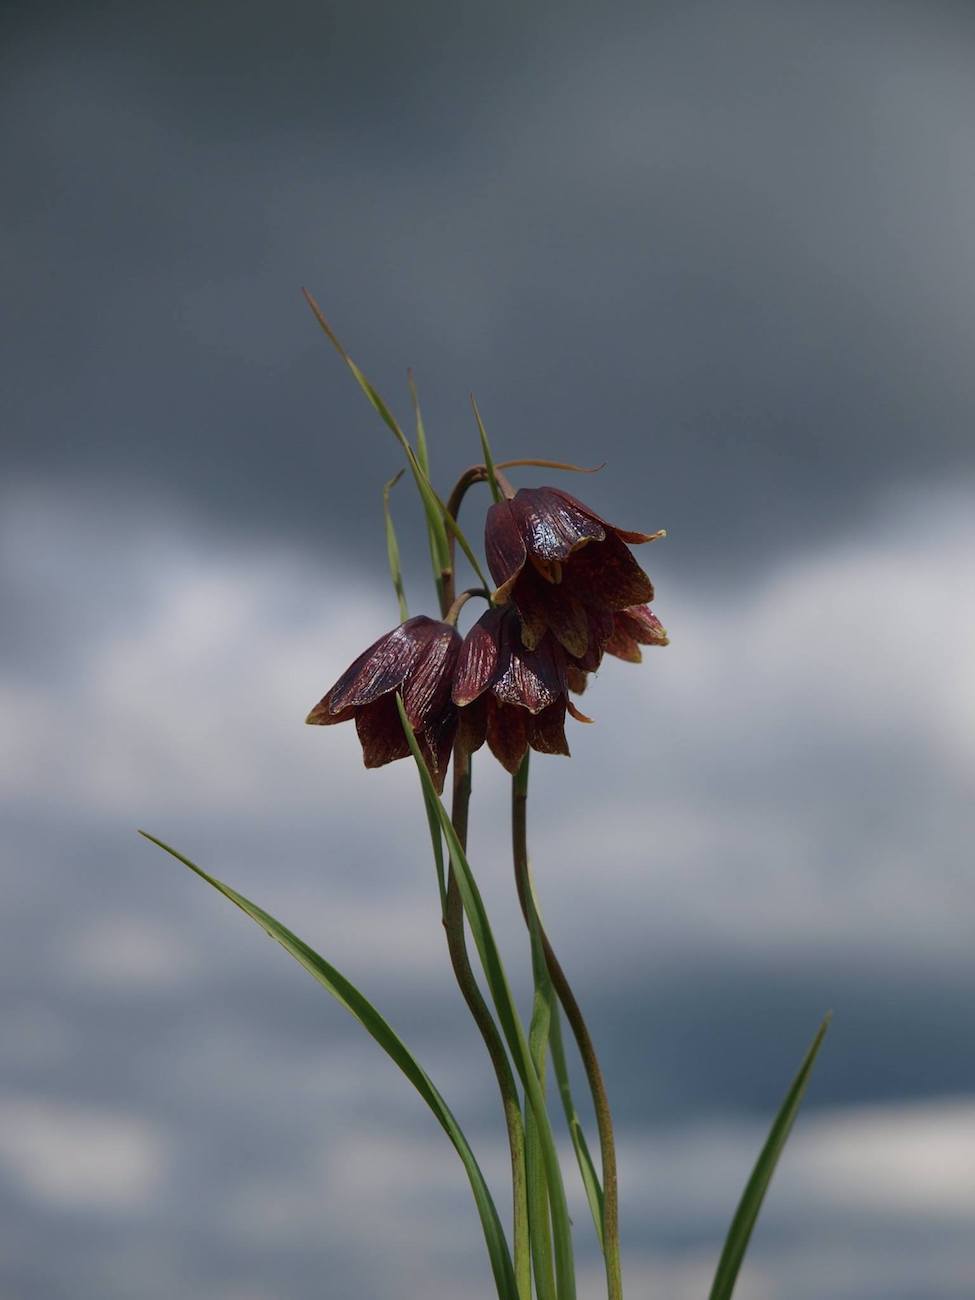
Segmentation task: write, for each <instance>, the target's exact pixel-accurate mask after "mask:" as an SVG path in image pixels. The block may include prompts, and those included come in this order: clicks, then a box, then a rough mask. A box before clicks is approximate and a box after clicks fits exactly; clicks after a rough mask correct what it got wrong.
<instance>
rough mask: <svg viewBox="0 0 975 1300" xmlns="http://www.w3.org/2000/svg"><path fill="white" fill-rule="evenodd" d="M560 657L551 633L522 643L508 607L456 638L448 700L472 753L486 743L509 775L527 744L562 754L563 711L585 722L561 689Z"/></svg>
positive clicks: (562, 663) (562, 660) (493, 611)
mask: <svg viewBox="0 0 975 1300" xmlns="http://www.w3.org/2000/svg"><path fill="white" fill-rule="evenodd" d="M565 668H566V657H565V654H564V652H563V650H562V647H561V646H560V645H559V644H558V642H557V641H555V640H554V638H552V637H550V636H549V637H543V638H542V640H541V641H540V642H539V644H537V645H536V646H533V647H531V648H528V647H527V646H526V645H525V644H524V641H523V640H522V637H521V635H520V629H519V620H518V615H517V613H516V611H515V610H514V608H513V607H512V606H511V605H504V606H494V607H493V608H491V609H489V610H487V611H486V613H484V614H483V615H482V616H481V618H480V619H478V621H477V622H476V623H475V624H474V626H473V627H472V628H471V630H470V632H468V634H467V636H466V637H465V638H464V644H463V646H462V648H461V652H460V655H459V657H458V660H457V668H456V671H455V674H454V690H453V698H454V703H455V704H456V705H457V706H458V707H459V708H460V728H461V740H462V741H463V743H464V745H465V747H466V748H467V749H468V750H469V751H471V752H473V751H474V750H475V749H479V748H480V746H481V745H482V744H483V743H484V741H485V739H486V740H487V743H488V746H489V748H490V750H491V752H492V753H493V754H494V756H495V758H496V759H497V760H498V762H499V763H501V765H502V766H503V767H505V768H507V770H508V771H509V772H512V773H514V772H516V771H517V770H518V767H519V766H520V764H521V761H522V759H523V758H524V757H525V753H526V752H527V750H528V747H529V746H531V748H532V749H535V750H538V751H539V752H540V753H543V754H568V753H569V746H568V744H567V743H566V739H565V714H566V709H568V710H569V712H570V713H571V714H572V715H573V716H574V717H576V718H578V719H579V720H580V721H583V722H588V721H589V719H588V718H587V717H586V716H585V714H582V713H580V712H579V711H578V710H577V709H576V708H575V706H574V705H573V704H571V703H570V702H569V699H568V695H567V694H566V689H567V688H566V678H565Z"/></svg>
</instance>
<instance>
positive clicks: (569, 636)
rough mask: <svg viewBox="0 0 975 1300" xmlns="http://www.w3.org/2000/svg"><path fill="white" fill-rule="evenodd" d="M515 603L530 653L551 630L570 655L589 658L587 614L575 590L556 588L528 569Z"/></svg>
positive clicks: (522, 635)
mask: <svg viewBox="0 0 975 1300" xmlns="http://www.w3.org/2000/svg"><path fill="white" fill-rule="evenodd" d="M512 599H513V600H514V603H515V604H516V605H517V607H518V613H519V614H520V615H521V639H522V641H523V642H524V644H525V646H526V647H527V648H528V649H530V650H531V649H534V648H535V646H537V645H539V643H540V642H541V640H542V638H543V637H544V635H545V633H546V631H547V630H549V629H551V630H552V632H553V633H554V635H555V637H556V639H557V640H558V641H560V642H561V643H562V645H563V646H564V647H565V649H566V650H567V651H568V653H569V654H570V655H576V656H578V655H582V654H585V652H586V649H587V648H588V646H589V620H588V618H587V616H586V610H585V607H584V605H583V604H582V602H581V601H580V600H579V598H578V596H576V595H575V594H574V593H573V591H572V590H571V588H568V587H565V586H564V585H560V586H558V587H553V586H552V585H551V584H550V583H548V582H546V581H545V580H544V579H543V578H541V577H539V575H538V574H537V573H536V572H535V571H534V569H531V568H526V569H525V571H524V572H523V573H522V575H521V577H520V578H519V579H518V582H517V583H516V584H515V588H514V591H513V593H512Z"/></svg>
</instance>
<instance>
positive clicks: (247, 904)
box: [139, 831, 518, 1300]
mask: <svg viewBox="0 0 975 1300" xmlns="http://www.w3.org/2000/svg"><path fill="white" fill-rule="evenodd" d="M139 834H140V835H141V836H142V837H143V838H144V839H147V840H149V841H150V842H151V843H152V844H155V845H157V847H158V848H160V849H162V850H163V851H164V852H165V853H168V854H169V855H170V856H171V857H173V858H175V859H176V860H177V862H181V863H182V864H183V866H184V867H188V868H189V869H190V871H192V872H194V873H195V874H196V875H198V876H199V877H200V879H201V880H205V881H206V882H207V884H208V885H212V886H213V888H214V889H216V890H217V891H218V892H219V893H221V894H223V896H224V897H225V898H228V899H229V900H230V901H231V902H232V903H234V904H236V906H237V907H239V908H240V909H241V911H242V912H245V913H246V914H247V915H248V916H249V917H250V918H251V920H252V921H255V922H256V923H257V924H258V925H259V926H260V927H261V929H262V930H264V931H265V933H266V934H268V935H270V937H271V938H272V939H275V940H276V941H277V942H278V943H279V944H280V945H281V947H282V948H284V950H285V952H287V953H289V954H290V955H291V956H292V957H293V958H294V959H295V961H297V962H298V963H299V965H301V966H303V967H304V968H305V970H307V971H308V973H309V974H310V975H311V976H313V978H314V979H316V980H317V981H318V983H319V984H321V985H322V987H323V988H325V989H327V990H328V992H329V993H331V995H332V997H334V998H335V999H336V1000H337V1001H338V1002H340V1003H341V1004H342V1006H344V1007H345V1009H346V1010H347V1011H348V1012H350V1013H351V1014H352V1015H353V1016H354V1017H355V1018H356V1020H358V1021H359V1023H360V1024H361V1025H362V1027H363V1028H364V1029H365V1030H366V1032H367V1033H368V1034H369V1035H370V1036H371V1037H372V1038H374V1039H375V1041H376V1042H377V1043H378V1044H379V1046H380V1047H381V1048H382V1049H383V1051H384V1052H385V1053H386V1054H387V1056H389V1057H390V1058H391V1059H392V1060H393V1061H395V1063H396V1064H397V1065H398V1066H399V1068H400V1069H401V1070H402V1072H403V1073H404V1074H405V1075H406V1077H407V1078H408V1079H409V1081H410V1082H411V1083H412V1084H413V1086H414V1088H416V1090H417V1092H418V1093H419V1094H420V1096H421V1097H422V1098H423V1100H424V1101H425V1102H426V1103H427V1105H428V1106H429V1107H430V1110H431V1111H432V1112H433V1114H434V1116H435V1117H436V1119H437V1121H438V1123H439V1124H440V1126H441V1128H443V1130H444V1132H445V1133H446V1134H447V1136H448V1137H449V1138H450V1140H451V1142H452V1143H453V1145H454V1148H455V1150H456V1151H457V1154H458V1155H459V1156H460V1158H461V1161H462V1162H463V1165H464V1168H465V1170H466V1172H467V1177H468V1179H469V1181H470V1184H471V1190H472V1191H473V1193H474V1200H475V1203H476V1205H477V1211H478V1214H479V1216H480V1219H481V1226H482V1228H483V1230H484V1239H485V1243H486V1245H487V1249H488V1256H489V1258H490V1261H491V1269H492V1272H493V1274H494V1281H495V1286H496V1287H497V1292H498V1297H499V1300H518V1293H517V1289H516V1287H515V1277H514V1269H513V1267H512V1263H511V1255H510V1253H509V1251H508V1244H507V1242H506V1240H505V1236H504V1229H503V1228H502V1227H501V1220H500V1219H499V1217H498V1212H497V1209H496V1208H495V1205H494V1201H493V1200H492V1198H491V1193H490V1191H489V1190H488V1187H487V1184H486V1183H485V1181H484V1176H483V1174H482V1173H481V1170H480V1167H479V1165H478V1163H477V1160H476V1158H475V1156H474V1153H473V1151H472V1150H471V1148H470V1144H469V1143H468V1141H467V1138H466V1137H465V1136H464V1133H463V1130H462V1129H461V1127H460V1125H459V1124H458V1123H457V1120H456V1119H455V1118H454V1115H453V1112H452V1111H451V1110H450V1108H449V1106H448V1105H447V1103H446V1102H445V1101H444V1099H443V1097H442V1096H441V1095H440V1093H439V1092H438V1091H437V1089H436V1087H435V1086H434V1084H433V1081H432V1080H431V1079H430V1077H429V1076H428V1075H427V1073H426V1072H425V1071H424V1069H423V1068H422V1066H421V1065H420V1064H419V1062H418V1061H417V1060H416V1058H415V1057H414V1056H413V1054H412V1053H411V1052H410V1051H409V1049H408V1048H407V1046H406V1044H405V1043H404V1042H403V1041H402V1039H401V1038H400V1037H399V1036H398V1035H397V1034H396V1032H395V1031H394V1030H393V1028H392V1027H391V1026H390V1025H389V1023H388V1022H387V1021H386V1020H385V1019H384V1018H383V1017H382V1016H381V1015H380V1013H379V1012H378V1011H377V1010H376V1008H375V1007H374V1006H373V1005H372V1003H371V1002H370V1001H369V1000H368V999H367V998H366V997H365V996H364V995H363V994H362V993H360V992H359V990H358V989H357V988H356V987H355V985H354V984H352V983H351V982H350V981H349V980H347V979H346V978H345V976H344V975H342V974H341V972H339V971H338V970H336V969H335V967H334V966H332V965H330V964H329V963H328V962H327V961H326V960H325V958H324V957H322V956H320V955H319V954H318V953H317V952H315V951H314V949H313V948H310V947H309V946H308V944H306V943H304V942H303V941H302V940H301V939H299V938H298V936H297V935H295V934H292V932H291V931H290V930H289V929H287V928H286V927H285V926H283V925H282V924H281V923H280V921H277V920H275V918H274V917H273V916H271V915H270V914H269V913H267V912H265V911H264V910H263V908H260V907H258V906H257V904H256V903H252V902H251V901H250V899H248V898H245V897H244V895H243V894H239V893H238V892H237V891H236V890H235V889H232V888H231V887H230V885H226V884H224V882H223V881H222V880H218V879H217V878H216V876H211V875H209V874H208V873H207V872H206V871H204V870H203V868H202V867H198V866H197V865H196V863H195V862H191V861H190V859H189V858H187V857H184V856H183V854H182V853H180V852H179V851H178V850H177V849H174V848H172V847H171V846H170V845H168V844H166V843H164V842H163V841H162V840H160V839H157V838H156V836H155V835H150V834H149V833H148V831H140V832H139Z"/></svg>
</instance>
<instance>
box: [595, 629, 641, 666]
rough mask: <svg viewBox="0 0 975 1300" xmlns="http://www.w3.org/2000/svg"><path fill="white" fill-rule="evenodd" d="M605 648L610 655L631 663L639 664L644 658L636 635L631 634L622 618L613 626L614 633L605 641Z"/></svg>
mask: <svg viewBox="0 0 975 1300" xmlns="http://www.w3.org/2000/svg"><path fill="white" fill-rule="evenodd" d="M603 649H604V650H605V651H606V653H607V654H608V655H615V656H616V658H617V659H625V660H626V662H627V663H630V664H638V663H640V662H641V660H642V659H643V652H642V650H641V649H640V647H639V645H637V641H636V637H634V636H631V634H630V632H629V630H628V629H627V627H626V625H625V624H624V623H623V621H622V619H621V620H620V621H619V622H617V624H616V626H615V627H614V628H613V635H612V636H611V637H610V638H609V639H608V640H607V641H604V642H603Z"/></svg>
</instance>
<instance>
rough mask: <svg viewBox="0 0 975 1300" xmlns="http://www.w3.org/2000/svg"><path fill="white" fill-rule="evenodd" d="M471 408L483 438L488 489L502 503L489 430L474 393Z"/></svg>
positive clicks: (482, 450) (482, 449) (482, 447)
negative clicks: (489, 440) (488, 434)
mask: <svg viewBox="0 0 975 1300" xmlns="http://www.w3.org/2000/svg"><path fill="white" fill-rule="evenodd" d="M471 406H472V408H473V410H474V419H475V420H476V421H477V432H478V434H479V435H480V438H481V452H482V454H483V456H484V468H485V469H486V470H487V481H488V487H489V488H490V489H491V496H492V497H494V499H495V501H500V500H501V489H500V488H499V487H498V476H497V474H496V473H495V464H494V456H493V455H492V454H491V444H490V443H489V442H488V436H487V429H485V427H484V421H483V420H482V419H481V412H480V411H479V410H478V409H477V402H476V401H475V400H474V394H473V393H471Z"/></svg>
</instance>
